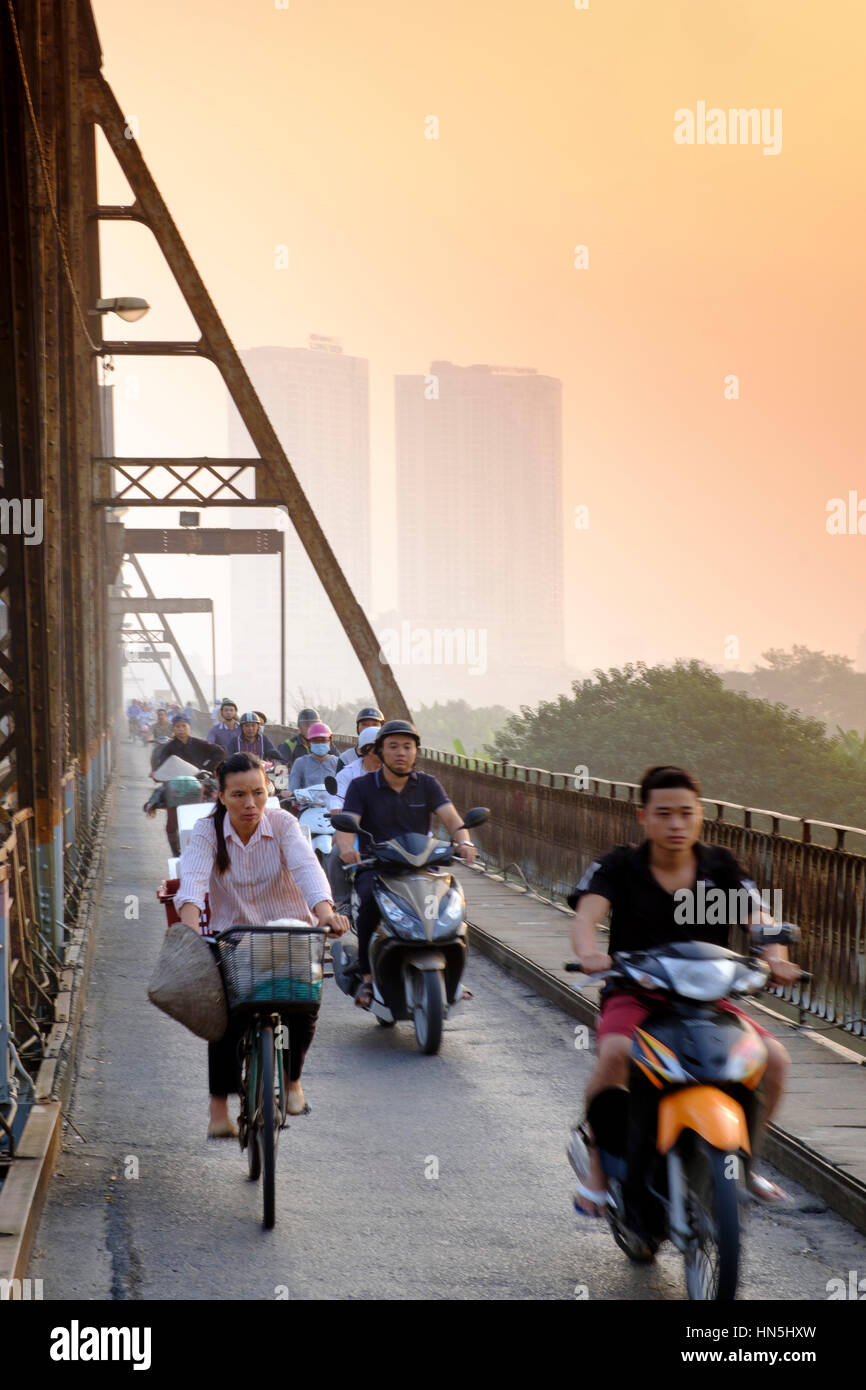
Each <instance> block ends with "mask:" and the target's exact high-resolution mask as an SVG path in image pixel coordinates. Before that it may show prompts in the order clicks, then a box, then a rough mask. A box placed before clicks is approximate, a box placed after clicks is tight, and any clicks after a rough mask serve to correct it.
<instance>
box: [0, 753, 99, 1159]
mask: <svg viewBox="0 0 866 1390" xmlns="http://www.w3.org/2000/svg"><path fill="white" fill-rule="evenodd" d="M108 773H109V755H106V756H105V757H103V758H100V759H99V761H98V763H97V764H96V765H95V766H94V767H93V768H92V770H91V773H90V775H89V777H85V776H82V774H81V771H80V768H79V765H78V763H77V762H76V761H73V762H72V763H71V764H70V765H69V767H68V769H67V771H66V773H65V774H64V776H63V777H62V778H61V788H62V807H63V810H62V821H61V826H60V832H61V836H62V839H61V845H62V848H61V847H60V845H59V846H58V849H59V852H60V854H61V856H62V865H63V913H62V915H63V921H62V922H60V923H59V924H58V923H57V922H56V921H55V920H54V918H55V911H54V900H53V896H52V895H51V894H50V893H47V892H46V891H45V882H44V871H43V875H42V877H43V881H42V883H41V884H40V866H41V864H44V856H43V857H42V859H41V858H40V854H39V852H38V849H37V846H36V844H35V827H34V814H33V810H32V808H31V807H23V808H20V809H14V805H9V804H5V805H3V806H2V807H0V816H2V817H3V819H2V820H0V1183H2V1179H3V1175H4V1171H5V1166H6V1163H7V1162H8V1160H9V1158H10V1157H11V1156H12V1155H13V1154H14V1151H15V1148H16V1145H17V1142H18V1140H19V1139H20V1137H21V1133H22V1132H23V1129H24V1123H25V1121H26V1119H27V1115H28V1114H29V1111H30V1108H31V1106H32V1103H33V1100H34V1081H35V1078H36V1075H37V1072H38V1071H39V1068H40V1065H41V1064H42V1062H43V1061H44V1060H45V1057H46V1055H47V1050H48V1046H49V1035H50V1034H51V1032H52V1029H54V1027H55V1024H56V1022H57V1019H56V1016H55V1015H56V1010H55V1003H56V1001H57V998H58V995H59V994H60V993H61V990H62V979H61V977H62V971H63V968H64V961H63V960H62V959H61V954H62V953H63V952H64V951H65V947H66V944H67V942H68V940H69V934H70V933H71V930H72V928H73V927H74V925H75V923H76V921H77V919H78V908H79V900H80V897H81V893H82V889H83V887H84V883H85V880H86V878H87V875H88V874H89V872H90V869H91V862H92V859H93V853H94V848H95V845H94V839H93V830H94V825H95V823H96V816H97V814H98V809H99V804H100V802H101V798H102V795H103V793H104V790H105V786H106V783H107V779H108ZM58 951H59V952H60V953H61V954H58Z"/></svg>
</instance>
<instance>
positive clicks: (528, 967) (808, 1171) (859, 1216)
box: [467, 922, 866, 1234]
mask: <svg viewBox="0 0 866 1390" xmlns="http://www.w3.org/2000/svg"><path fill="white" fill-rule="evenodd" d="M467 925H468V928H469V941H470V944H471V945H472V946H475V947H476V948H477V949H478V950H479V951H480V952H481V953H482V955H485V956H487V957H488V958H489V959H490V960H492V961H493V962H494V963H495V964H496V965H498V966H500V967H501V969H503V970H504V971H505V972H506V974H508V975H511V976H513V977H514V979H516V980H520V981H521V983H522V984H525V985H529V987H530V989H534V990H535V991H536V993H537V994H540V995H542V996H543V997H544V998H545V999H548V1000H549V1001H550V1002H551V1003H552V1004H555V1005H556V1006H557V1008H559V1009H562V1011H563V1013H567V1014H569V1015H570V1016H571V1017H572V1018H576V1019H579V1020H580V1022H581V1023H586V1024H588V1025H589V1026H590V1027H591V1028H593V1029H595V1027H596V1025H597V1023H598V1014H599V1011H598V1008H597V1006H596V1005H595V1004H592V1003H590V1001H589V1000H588V999H583V998H581V996H580V995H579V994H577V993H576V992H575V990H573V989H571V988H570V987H569V986H568V985H567V984H565V983H564V981H562V980H558V979H557V978H556V976H555V975H551V973H550V971H549V970H545V969H543V967H542V966H540V965H536V963H535V961H533V960H530V959H529V957H528V956H524V955H521V953H520V952H519V951H515V950H514V948H513V947H512V946H507V945H506V944H505V942H504V941H500V940H499V939H498V937H495V936H491V935H490V933H489V932H486V931H484V930H483V928H481V927H477V926H475V924H474V923H473V922H468V924H467ZM763 1153H764V1157H765V1158H766V1159H767V1160H768V1162H770V1163H772V1164H773V1165H774V1166H775V1167H776V1168H778V1169H779V1171H780V1172H782V1173H784V1174H785V1175H786V1177H789V1178H793V1179H794V1180H795V1182H799V1183H801V1184H802V1185H803V1187H805V1188H808V1190H809V1191H810V1192H813V1193H814V1194H815V1196H816V1197H820V1198H821V1200H822V1201H824V1202H826V1203H827V1206H828V1207H831V1208H832V1209H833V1211H835V1212H837V1213H838V1214H839V1215H840V1216H842V1217H844V1219H845V1220H846V1221H849V1222H850V1223H851V1225H852V1226H855V1227H856V1228H857V1230H858V1231H862V1232H863V1233H864V1234H866V1184H864V1183H861V1182H859V1181H858V1179H857V1178H854V1177H852V1176H851V1175H850V1174H849V1173H846V1172H845V1170H844V1169H843V1168H839V1167H837V1166H836V1164H835V1163H831V1162H830V1161H829V1160H828V1159H826V1158H824V1157H823V1155H822V1154H820V1153H818V1152H817V1151H816V1150H815V1149H811V1148H809V1146H808V1145H807V1144H804V1143H803V1142H802V1140H800V1139H797V1138H795V1137H794V1135H792V1134H788V1133H787V1131H786V1130H784V1129H780V1128H779V1127H778V1125H773V1124H771V1125H770V1126H769V1128H768V1130H767V1136H766V1140H765V1142H764V1146H763Z"/></svg>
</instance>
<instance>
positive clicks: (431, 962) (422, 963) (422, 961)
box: [405, 951, 445, 973]
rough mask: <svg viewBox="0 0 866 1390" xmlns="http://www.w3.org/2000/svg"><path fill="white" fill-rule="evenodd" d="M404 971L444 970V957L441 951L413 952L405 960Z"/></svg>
mask: <svg viewBox="0 0 866 1390" xmlns="http://www.w3.org/2000/svg"><path fill="white" fill-rule="evenodd" d="M405 969H406V971H407V973H408V971H410V970H444V969H445V957H444V956H443V954H442V952H441V951H413V952H412V954H411V955H410V956H409V957H408V958H407V960H406V965H405Z"/></svg>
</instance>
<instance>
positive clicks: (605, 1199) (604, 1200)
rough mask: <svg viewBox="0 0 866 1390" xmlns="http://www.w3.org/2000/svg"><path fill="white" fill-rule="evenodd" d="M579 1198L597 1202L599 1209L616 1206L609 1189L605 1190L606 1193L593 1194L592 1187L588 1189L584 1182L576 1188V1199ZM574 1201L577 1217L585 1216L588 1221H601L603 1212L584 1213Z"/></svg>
mask: <svg viewBox="0 0 866 1390" xmlns="http://www.w3.org/2000/svg"><path fill="white" fill-rule="evenodd" d="M577 1197H583V1198H584V1200H585V1201H587V1202H595V1204H596V1206H599V1207H605V1206H607V1207H612V1206H613V1205H614V1201H613V1198H612V1197H611V1195H610V1193H609V1192H608V1191H607V1189H605V1191H604V1192H593V1190H592V1188H591V1187H586V1186H585V1185H584V1183H582V1182H579V1183H577V1184H576V1186H575V1190H574V1198H575V1199H576V1198H577ZM572 1201H573V1206H574V1210H575V1213H576V1215H577V1216H584V1217H586V1219H587V1220H588V1221H599V1220H600V1219H601V1217H602V1212H600V1211H584V1210H583V1208H582V1207H579V1206H578V1205H577V1201H576V1200H574V1199H572Z"/></svg>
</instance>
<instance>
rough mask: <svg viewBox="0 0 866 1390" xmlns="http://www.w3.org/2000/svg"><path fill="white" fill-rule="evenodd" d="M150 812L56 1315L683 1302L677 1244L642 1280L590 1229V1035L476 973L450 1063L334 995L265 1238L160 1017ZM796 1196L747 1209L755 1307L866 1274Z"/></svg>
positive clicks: (122, 879)
mask: <svg viewBox="0 0 866 1390" xmlns="http://www.w3.org/2000/svg"><path fill="white" fill-rule="evenodd" d="M145 795H146V786H145V783H144V781H143V780H135V781H133V780H132V779H130V782H129V785H128V788H127V790H126V792H123V791H122V792H121V796H120V799H119V801H118V803H117V804H118V807H119V809H118V814H117V815H116V816H115V818H114V832H113V835H112V839H111V844H110V848H109V860H108V869H107V872H108V875H109V879H108V881H107V882H106V886H105V891H104V894H103V901H102V911H101V915H100V922H99V938H98V942H97V952H96V955H95V960H94V971H93V976H92V979H91V985H90V991H89V998H88V1006H87V1010H86V1016H85V1023H84V1032H83V1036H82V1043H81V1049H80V1053H79V1068H78V1075H77V1080H76V1085H75V1091H74V1095H73V1099H72V1104H71V1109H70V1118H71V1119H72V1121H73V1122H74V1125H75V1126H76V1128H77V1129H78V1130H79V1131H80V1132H81V1134H82V1135H83V1136H84V1140H86V1142H83V1141H82V1139H81V1138H79V1137H78V1135H77V1134H76V1133H75V1132H74V1131H73V1130H72V1129H71V1128H70V1127H69V1126H67V1127H66V1129H65V1140H64V1151H63V1153H62V1154H61V1156H60V1158H59V1161H58V1164H57V1169H56V1172H55V1176H54V1178H53V1179H52V1182H51V1185H50V1189H49V1196H48V1202H47V1206H46V1210H45V1213H44V1216H43V1219H42V1222H41V1225H40V1229H39V1231H38V1233H37V1238H36V1246H35V1250H34V1256H33V1259H32V1260H31V1267H30V1271H29V1273H30V1275H31V1276H32V1277H35V1278H41V1279H42V1280H43V1284H44V1297H45V1299H46V1300H51V1299H61V1298H76V1299H111V1298H113V1299H142V1298H156V1299H172V1300H183V1299H215V1300H219V1299H273V1298H275V1297H280V1296H282V1297H285V1296H288V1297H290V1298H300V1299H314V1298H340V1299H345V1298H355V1299H428V1298H429V1299H450V1298H458V1299H482V1298H483V1299H573V1298H574V1297H576V1296H577V1295H576V1290H577V1291H578V1292H580V1293H581V1294H584V1291H585V1295H584V1296H586V1297H588V1298H590V1299H665V1300H670V1299H681V1298H683V1296H684V1290H683V1281H682V1273H681V1263H680V1261H679V1258H678V1257H677V1256H676V1255H675V1254H674V1252H673V1251H672V1249H671V1247H666V1248H665V1250H664V1251H662V1252H661V1253H660V1255H659V1257H658V1259H657V1261H656V1263H655V1265H654V1266H652V1267H649V1268H646V1267H643V1268H637V1267H632V1266H630V1265H629V1263H628V1261H627V1260H626V1258H625V1256H624V1255H622V1254H621V1253H620V1251H619V1250H617V1248H616V1247H615V1246H614V1244H613V1241H612V1239H611V1237H610V1235H609V1234H608V1232H607V1230H606V1228H605V1227H603V1226H602V1224H601V1223H600V1222H599V1223H597V1224H596V1225H593V1226H587V1223H586V1222H578V1220H577V1219H576V1218H575V1217H574V1215H573V1213H572V1210H571V1203H570V1190H571V1183H572V1174H571V1170H570V1168H569V1167H568V1164H567V1162H566V1159H565V1155H564V1145H565V1139H566V1132H567V1128H568V1125H569V1123H570V1121H571V1120H572V1119H573V1118H574V1117H575V1116H576V1114H577V1112H578V1109H579V1104H578V1101H579V1097H580V1096H581V1095H582V1091H583V1086H584V1084H585V1081H586V1077H587V1075H588V1073H589V1070H590V1067H591V1061H592V1059H591V1054H589V1053H587V1052H586V1051H580V1050H576V1049H575V1046H574V1027H575V1025H574V1023H573V1021H572V1020H571V1019H569V1018H568V1017H566V1016H565V1015H564V1014H562V1013H560V1012H559V1011H558V1010H557V1009H556V1008H555V1007H554V1006H553V1005H552V1004H549V1003H547V1002H546V1001H544V1000H542V999H539V998H537V997H536V996H534V995H533V994H532V993H531V992H530V991H529V990H528V989H527V988H526V987H525V986H523V985H521V984H519V983H518V982H516V981H514V980H512V979H510V978H509V977H508V976H506V975H505V974H504V973H503V972H502V971H500V970H499V969H498V968H497V967H496V966H494V965H492V964H491V963H489V962H488V961H486V960H484V959H483V958H482V957H480V956H478V955H474V956H473V957H472V960H471V963H470V970H469V977H468V983H469V984H470V985H471V987H472V988H473V989H474V990H475V992H476V994H475V999H474V1000H473V1001H472V1002H470V1003H467V1004H466V1005H465V1006H463V1007H462V1009H460V1010H458V1011H457V1012H456V1013H455V1014H454V1015H453V1016H452V1018H451V1019H449V1021H448V1022H447V1024H446V1032H445V1038H444V1041H443V1046H442V1051H441V1053H440V1055H439V1056H438V1057H432V1058H428V1057H423V1056H421V1054H420V1053H419V1052H418V1051H417V1049H416V1046H415V1043H414V1036H413V1033H412V1030H411V1027H410V1026H409V1025H407V1024H402V1025H398V1027H397V1028H396V1029H387V1030H386V1029H382V1028H379V1027H378V1026H377V1025H376V1023H375V1021H374V1020H373V1019H372V1017H370V1016H369V1015H366V1014H361V1013H360V1011H359V1010H357V1009H355V1008H354V1006H353V1004H352V1003H351V1001H350V1000H347V999H346V998H345V997H344V996H342V995H341V994H339V993H338V991H337V990H336V988H335V986H334V983H333V981H328V982H327V984H326V995H325V1002H324V1004H323V1008H322V1012H321V1015H320V1021H319V1029H318V1034H317V1037H316V1040H315V1042H314V1044H313V1047H312V1049H311V1052H310V1055H309V1058H308V1062H307V1068H306V1072H305V1078H304V1080H305V1089H306V1093H307V1099H308V1101H309V1102H310V1105H311V1107H312V1114H310V1115H309V1116H306V1117H303V1118H300V1119H297V1120H294V1121H293V1122H292V1124H291V1127H290V1129H289V1130H287V1131H284V1133H283V1135H282V1137H281V1142H280V1151H279V1155H278V1174H277V1213H278V1215H277V1225H276V1228H275V1229H274V1230H273V1231H271V1232H265V1231H263V1230H262V1227H261V1200H260V1188H259V1186H258V1184H252V1183H250V1182H249V1180H248V1178H247V1176H246V1164H245V1158H244V1156H242V1155H241V1153H240V1150H239V1148H238V1146H237V1144H236V1142H234V1141H225V1140H224V1141H210V1142H208V1141H207V1140H206V1138H205V1132H206V1124H207V1096H206V1089H207V1088H206V1048H205V1045H204V1043H201V1042H199V1041H198V1040H197V1039H196V1038H194V1037H193V1036H192V1035H191V1034H189V1033H187V1032H186V1030H185V1029H183V1028H182V1027H181V1026H180V1025H179V1024H177V1023H174V1022H173V1021H172V1020H170V1019H168V1018H166V1017H165V1016H164V1015H163V1014H161V1013H159V1012H158V1011H157V1010H156V1009H155V1008H153V1006H152V1005H151V1004H149V1003H148V1001H147V999H146V994H145V992H146V986H147V980H148V978H149V975H150V971H151V969H152V965H153V962H154V960H155V958H156V955H157V953H158V950H159V945H160V941H161V938H162V932H163V926H164V920H161V918H162V912H161V909H159V908H158V907H157V905H156V904H155V902H154V900H153V890H154V886H155V884H156V883H157V882H158V881H159V878H160V877H161V875H162V874H163V873H164V864H165V849H164V839H163V837H162V835H161V822H156V823H154V822H147V821H145V820H144V818H143V817H142V816H141V813H140V811H139V810H138V807H140V805H141V803H142V801H143V800H144V799H145ZM124 796H125V797H126V798H127V807H128V809H127V807H124V804H123V800H122V798H123V797H124ZM134 893H137V894H138V895H139V896H140V902H141V906H140V913H141V915H140V918H139V920H137V921H136V920H127V919H126V918H125V917H124V904H125V900H126V896H127V895H128V894H134ZM767 1171H768V1172H770V1174H771V1175H772V1171H771V1170H767ZM433 1174H436V1176H433ZM775 1176H776V1177H777V1179H778V1175H775ZM783 1182H784V1186H785V1187H786V1188H787V1189H788V1190H789V1191H791V1192H793V1193H794V1194H795V1195H796V1196H797V1197H798V1198H799V1199H801V1200H802V1205H803V1207H804V1208H805V1210H799V1211H795V1212H792V1213H785V1214H782V1213H778V1212H770V1211H767V1210H766V1209H764V1208H758V1207H757V1206H755V1205H754V1204H752V1203H749V1204H747V1205H745V1206H744V1207H743V1221H744V1228H745V1235H744V1241H745V1256H744V1262H743V1264H744V1267H743V1277H742V1281H741V1294H740V1297H741V1298H745V1299H763V1298H782V1299H792V1300H798V1299H825V1298H826V1297H827V1283H828V1280H830V1279H833V1278H839V1277H841V1278H843V1279H847V1277H848V1271H849V1270H851V1269H854V1270H859V1271H861V1272H866V1238H864V1237H863V1236H862V1235H860V1234H859V1233H857V1232H856V1231H855V1230H854V1229H853V1228H852V1227H850V1226H848V1225H847V1224H846V1223H845V1222H844V1221H843V1220H841V1219H840V1218H839V1217H837V1216H835V1215H834V1214H832V1213H829V1212H827V1211H826V1209H824V1208H823V1207H822V1206H821V1204H820V1203H819V1202H817V1201H814V1200H813V1199H811V1198H809V1196H808V1195H807V1194H806V1193H804V1192H803V1191H802V1189H798V1188H797V1187H796V1186H795V1185H794V1184H792V1183H790V1182H789V1181H788V1180H787V1179H784V1180H783Z"/></svg>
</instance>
